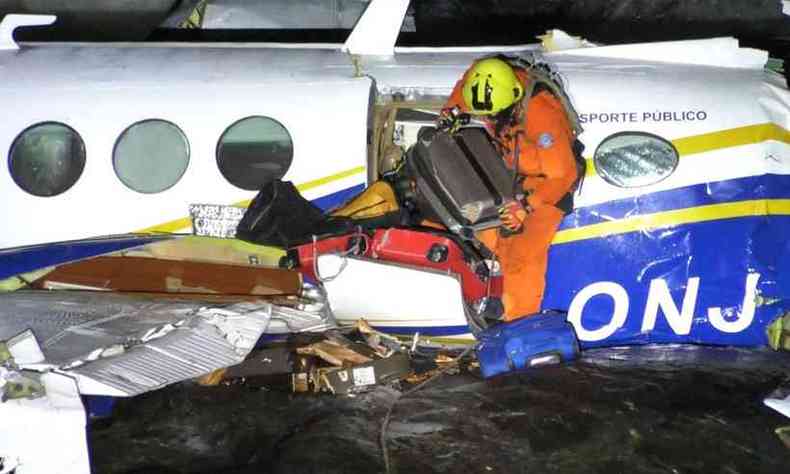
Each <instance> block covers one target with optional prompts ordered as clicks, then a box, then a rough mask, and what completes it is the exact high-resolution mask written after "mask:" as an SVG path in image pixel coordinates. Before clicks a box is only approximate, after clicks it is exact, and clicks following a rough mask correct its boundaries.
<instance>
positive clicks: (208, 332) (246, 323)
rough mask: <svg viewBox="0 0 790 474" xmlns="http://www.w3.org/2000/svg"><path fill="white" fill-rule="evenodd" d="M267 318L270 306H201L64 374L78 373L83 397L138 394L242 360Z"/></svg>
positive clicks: (263, 329)
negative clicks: (137, 341) (144, 339)
mask: <svg viewBox="0 0 790 474" xmlns="http://www.w3.org/2000/svg"><path fill="white" fill-rule="evenodd" d="M270 317H271V305H269V304H264V305H263V306H262V307H261V306H260V305H255V306H253V305H251V304H250V303H240V304H238V305H233V306H230V307H227V308H221V309H203V310H200V311H199V312H198V313H197V314H195V315H194V316H193V317H191V318H190V319H189V320H187V321H185V322H183V323H181V324H180V325H179V326H177V327H174V328H172V329H171V330H169V331H168V332H167V333H166V334H164V335H162V336H160V337H157V338H155V339H153V340H150V341H147V342H143V343H141V344H138V345H134V346H132V347H129V348H125V349H124V350H123V351H122V352H120V353H118V354H111V355H110V356H109V357H103V356H102V355H100V356H99V358H98V359H96V360H89V361H86V362H85V363H83V364H80V365H78V366H76V367H73V368H69V369H66V373H70V374H74V375H76V376H77V378H78V381H79V385H80V393H82V394H83V395H111V396H134V395H139V394H141V393H145V392H149V391H151V390H156V389H158V388H162V387H164V386H165V385H168V384H170V383H174V382H178V381H181V380H186V379H190V378H194V377H199V376H201V375H203V374H206V373H209V372H211V371H213V370H216V369H219V368H222V367H228V366H231V365H234V364H238V363H240V362H241V361H243V360H244V357H246V356H247V354H248V353H249V351H250V350H252V347H253V346H254V345H255V342H256V341H257V340H258V338H259V337H260V335H261V334H262V333H263V332H264V331H265V330H266V327H267V325H268V323H269V319H270ZM179 323H180V322H179Z"/></svg>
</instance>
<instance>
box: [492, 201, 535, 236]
mask: <svg viewBox="0 0 790 474" xmlns="http://www.w3.org/2000/svg"><path fill="white" fill-rule="evenodd" d="M531 211H532V210H531V209H530V208H529V206H525V205H524V204H523V203H522V202H521V201H515V200H514V201H509V202H507V203H505V204H504V205H502V207H500V208H499V218H500V219H501V220H502V226H503V227H504V228H505V229H507V230H509V231H510V232H513V233H517V232H521V231H522V230H523V229H524V221H525V220H526V219H527V216H528V215H529V213H530V212H531Z"/></svg>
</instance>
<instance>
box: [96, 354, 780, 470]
mask: <svg viewBox="0 0 790 474" xmlns="http://www.w3.org/2000/svg"><path fill="white" fill-rule="evenodd" d="M777 387H790V354H787V353H773V352H768V351H745V350H734V349H710V348H679V347H675V348H673V349H671V350H667V349H666V348H656V347H647V348H636V349H609V350H598V351H591V352H588V353H587V354H586V355H585V357H584V358H583V359H582V360H580V361H577V362H576V363H573V364H571V365H567V366H557V367H548V368H543V369H538V370H533V371H531V372H526V373H520V374H515V375H508V376H503V377H500V378H496V379H493V380H489V381H484V380H482V379H481V378H480V377H479V375H476V374H475V373H474V371H472V372H471V373H462V374H459V375H447V376H442V377H441V378H438V379H436V380H434V381H432V382H431V383H430V384H428V385H426V386H425V387H424V388H422V389H421V390H419V391H418V392H416V393H414V394H411V395H409V396H406V397H403V398H401V399H400V400H399V401H398V403H397V405H396V406H395V409H394V410H393V412H392V416H391V420H390V424H389V429H388V430H387V434H388V442H387V446H388V453H389V456H390V460H391V472H400V473H434V472H437V473H438V472H442V473H458V472H466V473H472V472H474V473H478V472H479V473H489V472H492V473H496V472H500V473H522V472H523V473H526V472H534V473H566V472H567V473H712V472H716V473H787V472H790V448H788V447H786V446H785V445H784V444H783V442H782V441H781V440H780V438H779V436H778V435H777V434H776V433H775V432H774V431H775V430H776V429H777V428H778V427H781V426H785V425H790V419H788V418H784V417H783V416H782V415H780V414H778V413H776V412H774V411H773V410H771V409H769V408H767V407H765V406H764V405H763V403H762V400H763V398H764V397H765V396H766V395H768V394H769V393H770V392H772V391H773V390H774V389H776V388H777ZM398 393H399V392H397V391H396V390H394V389H392V388H389V387H379V388H377V389H376V390H374V391H372V392H369V393H366V394H362V395H358V396H356V397H354V398H339V397H333V396H330V395H303V394H299V395H293V394H289V393H285V392H283V391H276V390H266V389H261V388H251V387H250V386H249V385H247V386H245V385H231V386H220V387H200V386H197V385H195V384H192V383H182V384H178V385H175V386H172V387H169V388H167V389H164V390H161V391H158V392H154V393H150V394H147V395H144V396H141V397H138V398H135V399H131V400H124V401H123V402H121V403H120V404H119V405H118V406H117V407H116V412H115V415H114V417H113V418H112V419H111V420H104V421H101V422H98V423H94V424H93V426H92V427H91V430H90V434H89V442H90V444H91V456H92V461H93V466H94V472H96V473H171V472H190V473H208V472H232V473H374V472H384V471H385V466H384V461H383V456H382V450H381V444H380V429H381V426H382V421H383V419H384V416H385V414H386V412H387V409H388V408H389V407H390V405H391V404H392V403H393V401H394V400H395V399H396V398H397V395H398Z"/></svg>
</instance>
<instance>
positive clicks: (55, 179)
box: [8, 122, 85, 197]
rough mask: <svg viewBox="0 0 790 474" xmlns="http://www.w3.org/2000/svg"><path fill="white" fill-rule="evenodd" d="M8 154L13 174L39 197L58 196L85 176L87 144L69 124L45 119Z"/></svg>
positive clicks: (28, 131) (15, 141) (20, 135)
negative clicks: (83, 172)
mask: <svg viewBox="0 0 790 474" xmlns="http://www.w3.org/2000/svg"><path fill="white" fill-rule="evenodd" d="M8 156H9V159H8V166H9V168H10V171H11V176H12V177H13V178H14V181H15V182H16V184H17V185H19V187H20V188H22V189H24V190H25V191H27V192H28V193H30V194H33V195H35V196H41V197H51V196H57V195H58V194H61V193H64V192H66V190H68V189H69V188H71V187H72V186H74V183H76V182H77V180H78V179H79V178H80V176H81V175H82V170H83V169H84V168H85V143H84V142H83V141H82V137H80V135H79V133H77V132H76V131H74V129H73V128H71V127H69V126H68V125H64V124H62V123H59V122H44V123H39V124H36V125H33V126H32V127H28V128H27V129H25V130H24V131H23V132H22V133H20V134H19V136H17V137H16V139H14V143H12V144H11V150H10V151H9V153H8Z"/></svg>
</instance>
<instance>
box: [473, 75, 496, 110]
mask: <svg viewBox="0 0 790 474" xmlns="http://www.w3.org/2000/svg"><path fill="white" fill-rule="evenodd" d="M479 86H480V82H478V83H477V84H474V85H473V86H472V107H473V108H474V109H475V110H486V111H489V112H490V111H491V110H494V102H493V101H492V100H491V92H492V91H493V89H492V88H491V85H489V84H488V79H486V84H485V89H484V95H485V96H484V98H483V102H480V100H479V99H480V95H479V94H478V92H479V90H480V89H479Z"/></svg>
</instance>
